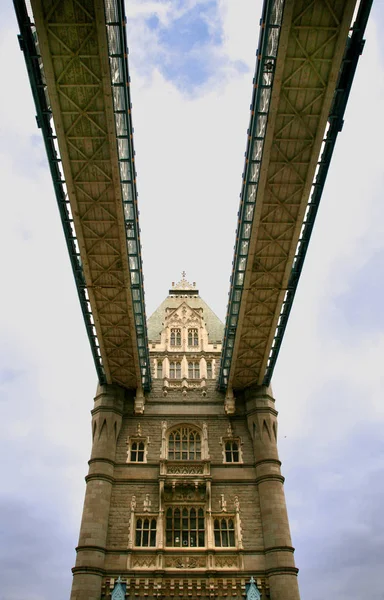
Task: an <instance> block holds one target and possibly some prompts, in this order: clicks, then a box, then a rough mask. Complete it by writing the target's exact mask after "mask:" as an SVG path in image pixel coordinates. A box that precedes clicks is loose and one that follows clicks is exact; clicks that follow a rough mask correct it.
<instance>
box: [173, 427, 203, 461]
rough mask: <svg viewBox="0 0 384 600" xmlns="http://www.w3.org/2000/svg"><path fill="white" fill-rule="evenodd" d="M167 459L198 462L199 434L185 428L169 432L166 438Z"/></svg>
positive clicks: (199, 453) (199, 454)
mask: <svg viewBox="0 0 384 600" xmlns="http://www.w3.org/2000/svg"><path fill="white" fill-rule="evenodd" d="M168 459H170V460H200V459H201V438H200V434H199V433H198V432H197V431H192V430H190V429H188V428H186V427H185V428H182V429H177V430H176V431H173V432H171V433H170V434H169V438H168Z"/></svg>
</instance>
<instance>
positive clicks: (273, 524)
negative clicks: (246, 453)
mask: <svg viewBox="0 0 384 600" xmlns="http://www.w3.org/2000/svg"><path fill="white" fill-rule="evenodd" d="M245 400H246V411H247V421H248V428H249V431H250V434H251V437H252V440H253V448H254V455H255V463H256V483H257V486H258V490H259V497H260V509H261V521H262V529H263V537H264V548H265V565H266V575H267V577H268V580H269V587H270V594H271V600H300V595H299V588H298V583H297V572H298V570H297V569H296V567H295V562H294V558H293V551H294V549H293V548H292V542H291V535H290V531H289V523H288V514H287V508H286V503H285V495H284V489H283V483H284V478H283V477H282V475H281V471H280V466H281V463H280V461H279V456H278V452H277V412H276V410H275V401H274V399H273V398H272V392H271V389H270V388H266V387H265V386H259V387H256V388H252V389H249V390H247V391H246V395H245Z"/></svg>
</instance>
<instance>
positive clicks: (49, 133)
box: [15, 0, 150, 389]
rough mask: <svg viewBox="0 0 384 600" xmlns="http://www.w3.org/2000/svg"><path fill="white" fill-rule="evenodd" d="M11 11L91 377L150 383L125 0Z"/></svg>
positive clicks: (40, 2) (69, 1) (44, 3)
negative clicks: (80, 317) (14, 14)
mask: <svg viewBox="0 0 384 600" xmlns="http://www.w3.org/2000/svg"><path fill="white" fill-rule="evenodd" d="M15 7H16V12H17V16H18V20H19V25H20V30H21V39H20V42H21V46H22V49H23V51H24V54H25V58H26V62H27V67H28V71H29V76H30V80H31V84H32V90H33V93H34V97H35V103H36V108H37V112H38V119H39V125H40V127H42V129H43V134H44V139H45V144H46V148H47V153H48V158H49V160H50V167H51V173H52V177H53V181H54V185H55V191H56V196H57V200H58V203H59V209H60V213H61V217H62V221H63V227H64V232H65V235H66V239H67V245H68V249H69V253H70V257H71V260H72V267H73V271H74V275H75V280H76V283H77V288H78V293H79V297H80V302H81V305H82V310H83V315H84V318H85V322H86V326H87V331H88V335H89V338H90V342H91V347H92V351H93V356H94V359H95V363H96V368H97V371H98V376H99V379H100V381H101V383H104V382H106V383H117V384H120V385H122V386H124V387H128V388H140V387H141V386H143V387H144V389H149V386H150V369H149V357H148V342H147V335H146V316H145V306H144V290H143V276H142V267H141V249H140V230H139V224H138V210H137V192H136V181H135V177H136V174H135V163H134V150H133V140H132V123H131V102H130V94H129V74H128V62H127V52H128V50H127V43H126V36H125V14H124V2H123V0H106V1H105V2H104V0H81V1H80V0H65V1H63V0H32V12H33V14H32V15H30V16H31V22H30V21H29V18H28V16H29V15H27V11H26V8H25V4H24V1H23V0H15ZM32 23H33V24H32ZM51 116H52V117H53V121H52V118H51Z"/></svg>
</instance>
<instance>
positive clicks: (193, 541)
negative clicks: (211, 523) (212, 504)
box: [165, 506, 205, 548]
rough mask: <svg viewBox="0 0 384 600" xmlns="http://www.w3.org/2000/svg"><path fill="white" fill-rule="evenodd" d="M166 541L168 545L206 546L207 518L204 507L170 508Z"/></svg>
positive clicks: (167, 513) (167, 514)
mask: <svg viewBox="0 0 384 600" xmlns="http://www.w3.org/2000/svg"><path fill="white" fill-rule="evenodd" d="M165 543H166V545H167V546H176V547H177V546H182V547H184V548H185V547H188V548H201V547H204V546H205V518H204V510H203V509H202V508H195V507H193V506H192V507H190V506H188V507H187V506H184V507H181V508H178V507H172V508H168V509H167V512H166V527H165Z"/></svg>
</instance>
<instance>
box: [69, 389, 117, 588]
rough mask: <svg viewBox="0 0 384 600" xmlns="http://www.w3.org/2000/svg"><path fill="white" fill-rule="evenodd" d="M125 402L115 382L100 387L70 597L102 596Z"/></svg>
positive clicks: (93, 411) (93, 414)
mask: <svg viewBox="0 0 384 600" xmlns="http://www.w3.org/2000/svg"><path fill="white" fill-rule="evenodd" d="M123 404H124V390H122V389H121V388H119V387H117V386H112V385H104V386H99V387H98V390H97V395H96V397H95V404H94V408H93V410H92V453H91V459H90V461H89V472H88V475H87V477H86V482H87V487H86V492H85V500H84V508H83V517H82V521H81V528H80V536H79V545H78V547H77V549H76V550H77V557H76V566H75V567H74V568H73V584H72V592H71V600H100V595H101V582H102V577H103V575H104V558H105V552H106V542H107V530H108V518H109V508H110V500H111V492H112V484H113V477H114V461H115V454H116V442H117V438H118V435H119V432H120V427H121V422H122V415H123Z"/></svg>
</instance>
